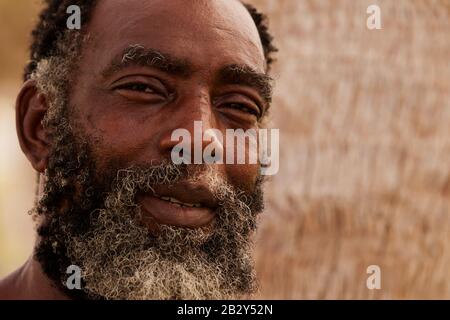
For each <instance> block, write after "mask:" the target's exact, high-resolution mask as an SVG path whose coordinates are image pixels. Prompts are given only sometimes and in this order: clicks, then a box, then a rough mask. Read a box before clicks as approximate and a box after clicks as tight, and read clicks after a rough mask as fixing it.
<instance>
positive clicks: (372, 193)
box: [252, 0, 450, 299]
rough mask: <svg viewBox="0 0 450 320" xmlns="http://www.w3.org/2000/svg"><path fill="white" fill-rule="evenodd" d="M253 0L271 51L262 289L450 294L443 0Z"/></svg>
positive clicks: (449, 107)
mask: <svg viewBox="0 0 450 320" xmlns="http://www.w3.org/2000/svg"><path fill="white" fill-rule="evenodd" d="M252 2H253V3H255V4H257V5H259V6H260V7H263V8H264V7H265V8H266V9H267V10H268V12H269V15H270V17H271V21H272V24H271V25H272V27H273V29H274V31H275V34H276V36H277V44H278V46H279V48H280V50H281V52H280V54H279V62H278V66H277V67H276V68H275V73H276V75H277V78H278V84H277V90H276V99H275V103H274V108H273V116H274V127H278V128H280V129H281V157H282V158H281V165H280V173H279V174H278V175H277V176H276V177H275V178H274V179H273V183H272V185H271V187H270V188H269V192H268V193H269V210H268V212H267V214H266V216H265V218H264V219H263V223H262V230H261V232H260V233H259V236H258V241H259V242H258V243H259V244H258V251H257V258H258V271H259V276H260V280H261V289H262V290H261V296H262V297H265V298H338V299H339V298H450V244H449V243H450V232H449V231H450V221H449V214H450V212H449V205H450V170H449V169H450V162H449V161H448V159H449V157H450V125H449V123H450V1H447V0H442V1H427V0H421V1H408V0H402V1H393V0H385V1H363V0H358V1H349V0H341V1H336V0H333V1H326V0H309V1H305V0H301V1H297V0H276V1H275V0H274V1H271V0H266V1H258V0H255V1H252ZM370 4H378V5H379V6H380V7H381V10H382V27H383V29H382V30H373V31H370V30H368V29H367V28H366V19H367V17H368V15H367V14H366V8H367V7H368V6H369V5H370ZM372 264H376V265H379V266H380V267H381V272H382V284H381V285H382V289H381V290H373V291H371V290H368V289H367V288H366V279H367V277H368V275H367V274H366V268H367V267H368V266H369V265H372Z"/></svg>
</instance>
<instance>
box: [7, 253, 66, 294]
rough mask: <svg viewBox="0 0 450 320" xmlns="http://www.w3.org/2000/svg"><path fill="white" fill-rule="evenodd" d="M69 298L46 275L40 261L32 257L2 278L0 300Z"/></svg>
mask: <svg viewBox="0 0 450 320" xmlns="http://www.w3.org/2000/svg"><path fill="white" fill-rule="evenodd" d="M3 299H10V300H66V299H68V298H67V296H65V295H64V294H63V293H62V292H61V291H60V290H59V289H58V288H56V286H55V285H54V284H53V283H52V282H51V280H50V279H49V278H48V277H47V276H46V275H45V273H44V271H43V270H42V267H41V265H40V263H39V262H37V261H36V260H35V259H34V258H33V257H30V258H29V259H28V261H27V262H25V264H24V265H23V266H22V267H20V268H19V269H17V270H16V271H14V272H13V273H12V274H10V275H9V276H7V277H6V278H4V279H2V280H0V300H3Z"/></svg>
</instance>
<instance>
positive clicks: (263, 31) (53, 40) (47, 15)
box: [23, 0, 278, 80]
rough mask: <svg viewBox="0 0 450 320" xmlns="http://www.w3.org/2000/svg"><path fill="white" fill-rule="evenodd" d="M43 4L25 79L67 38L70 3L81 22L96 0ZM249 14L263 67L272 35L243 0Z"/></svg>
mask: <svg viewBox="0 0 450 320" xmlns="http://www.w3.org/2000/svg"><path fill="white" fill-rule="evenodd" d="M44 1H45V4H46V6H45V7H44V9H43V10H42V11H41V13H40V15H39V20H38V23H37V24H36V26H35V28H34V30H33V31H32V42H31V45H30V60H29V62H28V63H27V65H26V67H25V70H24V75H23V78H24V80H27V79H29V78H30V75H31V74H32V73H33V72H34V71H35V70H36V67H37V64H38V63H39V61H41V60H42V59H46V58H48V57H51V56H54V55H57V54H58V53H59V52H58V48H59V47H61V46H58V44H59V42H60V41H67V39H65V38H64V36H63V35H64V32H65V30H67V27H66V21H67V17H68V14H67V13H66V9H67V7H68V6H70V5H77V6H79V7H80V9H81V12H83V16H82V23H83V25H86V24H87V23H88V22H89V20H90V17H91V15H92V12H93V10H94V7H95V5H96V3H97V0H44ZM244 6H245V7H246V8H247V10H248V12H249V13H250V15H251V16H252V18H253V20H254V22H255V24H256V27H257V29H258V32H259V36H260V38H261V42H262V45H263V49H264V55H265V59H266V62H267V68H268V69H270V65H271V64H272V62H273V60H274V59H273V57H272V54H273V53H274V52H276V51H278V50H277V48H276V47H275V46H274V44H273V36H272V35H271V34H270V32H269V28H268V23H267V17H266V15H264V14H262V13H260V12H259V11H258V10H257V9H256V8H255V7H253V6H252V5H249V4H244Z"/></svg>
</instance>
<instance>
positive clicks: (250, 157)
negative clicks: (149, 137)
mask: <svg viewBox="0 0 450 320" xmlns="http://www.w3.org/2000/svg"><path fill="white" fill-rule="evenodd" d="M171 140H172V141H173V142H178V144H176V145H175V146H174V147H173V149H172V152H171V155H170V157H171V159H172V161H173V163H175V164H181V163H184V164H203V163H206V164H224V163H225V164H260V165H261V174H262V175H274V174H276V173H277V172H278V170H279V158H280V157H279V149H280V148H279V143H280V132H279V129H258V130H256V129H248V130H246V131H244V130H243V129H226V130H225V142H224V135H223V134H222V132H221V131H220V130H219V129H206V130H203V122H202V121H194V137H192V136H191V132H190V131H189V130H187V129H176V130H174V131H173V132H172V135H171ZM180 140H181V141H180ZM269 140H270V141H269ZM205 142H206V143H207V145H206V146H205ZM192 143H193V144H192ZM269 144H270V145H269ZM192 146H193V147H192ZM192 149H193V153H194V154H192ZM224 149H225V150H226V151H225V154H224Z"/></svg>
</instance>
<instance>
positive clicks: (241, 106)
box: [226, 103, 259, 118]
mask: <svg viewBox="0 0 450 320" xmlns="http://www.w3.org/2000/svg"><path fill="white" fill-rule="evenodd" d="M226 106H227V107H228V108H231V109H236V110H241V111H243V112H246V113H249V114H252V115H254V116H256V117H257V118H259V112H258V111H256V110H255V109H254V108H252V107H248V106H246V105H245V104H244V103H227V104H226Z"/></svg>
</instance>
